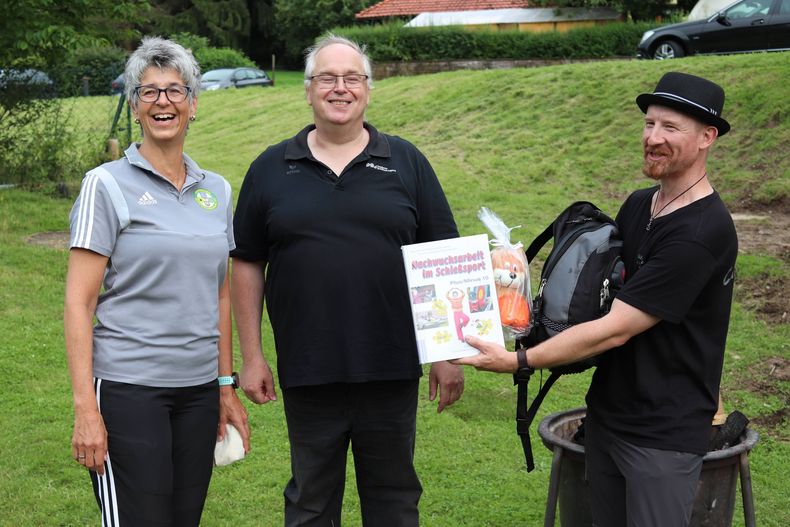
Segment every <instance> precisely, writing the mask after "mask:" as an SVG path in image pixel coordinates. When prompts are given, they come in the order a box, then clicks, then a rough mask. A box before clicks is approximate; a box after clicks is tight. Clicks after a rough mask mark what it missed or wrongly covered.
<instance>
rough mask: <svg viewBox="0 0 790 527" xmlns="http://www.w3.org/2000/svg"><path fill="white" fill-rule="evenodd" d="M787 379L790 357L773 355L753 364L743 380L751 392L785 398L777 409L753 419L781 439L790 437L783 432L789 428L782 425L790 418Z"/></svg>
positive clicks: (789, 372) (788, 379) (788, 378)
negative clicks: (786, 387) (785, 387)
mask: <svg viewBox="0 0 790 527" xmlns="http://www.w3.org/2000/svg"><path fill="white" fill-rule="evenodd" d="M783 381H784V382H783ZM787 381H790V359H787V358H784V357H771V358H769V359H766V360H764V361H761V362H758V363H756V364H752V365H751V366H749V371H748V373H747V375H744V376H743V379H742V381H741V382H742V386H743V387H744V388H746V389H747V390H748V391H750V392H753V393H760V394H771V395H774V396H776V397H778V398H779V399H782V400H784V404H783V405H782V407H781V408H779V409H777V410H776V411H774V412H771V413H769V414H765V415H760V416H757V417H755V418H754V419H752V423H754V424H756V425H760V426H761V427H764V428H766V429H768V430H770V431H771V436H772V437H774V438H776V439H780V440H787V439H789V438H788V437H787V436H785V435H784V434H782V432H781V431H782V430H783V429H784V430H787V429H786V428H785V427H783V426H782V425H783V424H784V423H787V422H788V421H789V420H790V395H788V393H787V391H786V389H784V388H783V386H786V385H787Z"/></svg>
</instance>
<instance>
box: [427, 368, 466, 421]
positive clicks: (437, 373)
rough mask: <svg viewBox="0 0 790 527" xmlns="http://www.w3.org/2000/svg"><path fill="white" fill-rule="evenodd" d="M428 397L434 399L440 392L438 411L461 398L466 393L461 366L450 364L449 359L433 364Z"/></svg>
mask: <svg viewBox="0 0 790 527" xmlns="http://www.w3.org/2000/svg"><path fill="white" fill-rule="evenodd" d="M428 390H429V393H428V398H429V399H430V400H431V401H433V400H435V399H436V394H437V392H438V393H439V407H438V409H437V412H439V413H441V411H442V410H444V409H445V408H446V407H447V406H450V405H451V404H453V403H454V402H455V401H457V400H458V399H460V398H461V394H462V393H464V370H463V368H461V367H460V366H456V365H455V364H450V363H449V362H447V361H439V362H434V363H432V364H431V372H430V374H429V375H428Z"/></svg>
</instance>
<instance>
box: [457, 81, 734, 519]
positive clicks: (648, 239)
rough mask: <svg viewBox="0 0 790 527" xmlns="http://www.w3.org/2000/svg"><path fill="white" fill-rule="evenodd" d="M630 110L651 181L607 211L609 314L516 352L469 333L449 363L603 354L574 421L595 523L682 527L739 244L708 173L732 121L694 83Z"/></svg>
mask: <svg viewBox="0 0 790 527" xmlns="http://www.w3.org/2000/svg"><path fill="white" fill-rule="evenodd" d="M636 103H637V105H638V106H639V108H640V109H641V110H642V112H644V113H645V125H644V130H643V133H642V146H643V168H642V170H643V172H644V174H645V175H646V176H648V177H649V178H651V179H653V180H656V181H657V182H658V186H654V187H651V188H647V189H642V190H638V191H636V192H634V193H633V194H631V195H630V196H629V197H628V199H626V201H625V203H624V204H623V206H622V207H621V209H620V212H619V213H618V215H617V222H618V225H619V227H620V229H621V234H622V235H623V258H624V261H625V265H626V277H627V278H626V283H625V286H624V287H623V289H622V290H621V291H620V292H619V293H618V295H617V298H616V299H615V300H614V302H613V304H612V309H611V311H610V313H609V314H607V315H606V316H604V317H603V318H600V319H598V320H595V321H592V322H587V323H585V324H579V325H577V326H574V327H572V328H570V329H568V330H566V331H564V332H562V333H560V334H559V335H557V336H555V337H553V338H551V339H549V340H547V341H545V342H543V343H541V344H539V345H537V346H535V347H533V348H530V349H529V350H527V352H526V353H525V354H521V355H520V356H517V354H515V353H509V352H507V351H506V350H505V349H504V348H502V347H500V346H496V345H493V344H490V343H486V342H483V341H481V340H479V339H475V338H473V337H472V338H469V339H468V341H469V343H470V344H472V345H473V346H475V347H477V348H478V349H479V350H480V351H481V353H480V354H479V355H477V356H474V357H468V358H464V359H459V360H458V361H454V362H456V363H458V364H468V365H472V366H475V367H476V368H478V369H484V370H490V371H498V372H511V373H512V372H515V371H516V370H517V369H519V368H520V367H521V368H523V367H531V368H548V367H552V366H557V365H561V364H567V363H571V362H575V361H578V360H580V359H582V358H585V357H590V356H593V355H598V354H602V355H601V358H600V362H599V365H598V368H597V369H596V371H595V374H594V376H593V380H592V384H591V386H590V389H589V391H588V393H587V405H588V408H587V419H586V423H585V452H586V471H587V479H588V481H589V486H590V496H591V503H590V505H591V509H592V513H593V517H594V520H595V525H598V526H602V527H603V526H621V525H623V526H624V525H629V526H631V525H639V526H656V527H659V526H660V527H668V526H669V527H672V526H679V527H680V526H685V525H688V522H689V520H690V517H691V510H692V505H693V502H694V495H695V492H696V487H697V481H698V479H699V474H700V471H701V468H702V458H703V456H704V455H705V453H706V452H707V446H708V441H709V437H710V432H711V421H712V418H713V415H714V414H715V412H716V409H717V402H718V393H719V381H720V378H721V370H722V364H723V361H724V346H725V341H726V337H727V328H728V325H729V314H730V305H731V302H732V290H733V276H734V274H733V273H734V265H735V258H736V255H737V250H738V241H737V238H736V234H735V226H734V225H733V222H732V218H731V216H730V214H729V212H728V211H727V208H726V207H725V205H724V203H723V202H722V200H721V198H720V197H719V195H718V193H717V192H716V191H715V190H714V189H713V187H712V186H711V184H710V182H709V180H708V173H707V170H706V161H707V157H708V151H709V149H710V147H711V145H713V143H714V142H715V141H716V139H717V138H718V137H719V136H722V135H724V134H726V133H727V132H728V131H729V129H730V125H729V124H728V123H727V121H725V120H724V119H723V118H722V117H721V110H722V108H723V106H724V91H723V90H722V88H721V87H719V86H718V85H716V84H714V83H713V82H710V81H708V80H706V79H702V78H700V77H696V76H693V75H687V74H683V73H674V72H673V73H667V74H666V75H664V76H663V77H662V78H661V80H660V81H659V83H658V85H657V86H656V89H655V91H654V92H653V93H644V94H642V95H639V96H638V97H637V99H636ZM519 359H521V364H520V363H519Z"/></svg>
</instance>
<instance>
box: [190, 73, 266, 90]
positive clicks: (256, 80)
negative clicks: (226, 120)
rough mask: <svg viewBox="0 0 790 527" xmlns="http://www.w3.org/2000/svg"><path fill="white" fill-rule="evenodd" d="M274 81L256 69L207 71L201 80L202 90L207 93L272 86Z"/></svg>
mask: <svg viewBox="0 0 790 527" xmlns="http://www.w3.org/2000/svg"><path fill="white" fill-rule="evenodd" d="M271 85H272V80H271V79H270V78H269V77H268V76H267V75H266V73H264V72H263V71H261V70H259V69H255V68H223V69H218V70H211V71H207V72H206V73H204V74H203V76H202V77H201V78H200V89H201V90H205V91H213V90H223V89H225V88H247V87H249V86H262V87H266V86H271Z"/></svg>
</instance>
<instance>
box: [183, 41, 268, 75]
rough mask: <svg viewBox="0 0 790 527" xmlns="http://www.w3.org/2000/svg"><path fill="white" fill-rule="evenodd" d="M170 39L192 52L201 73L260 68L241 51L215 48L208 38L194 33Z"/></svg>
mask: <svg viewBox="0 0 790 527" xmlns="http://www.w3.org/2000/svg"><path fill="white" fill-rule="evenodd" d="M170 38H172V39H173V40H175V41H176V42H178V43H179V44H181V45H182V46H184V47H185V48H187V49H188V50H190V51H192V54H193V55H194V56H195V60H197V61H198V64H200V71H201V72H206V71H209V70H215V69H218V68H238V67H241V66H249V67H251V68H257V67H258V66H257V65H256V64H255V63H254V62H253V61H252V60H251V59H250V58H249V57H248V56H247V55H245V54H244V53H242V52H241V51H238V50H236V49H233V48H213V47H211V46H209V40H208V39H207V38H206V37H200V36H197V35H193V34H192V33H176V34H175V35H173V36H172V37H170Z"/></svg>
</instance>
